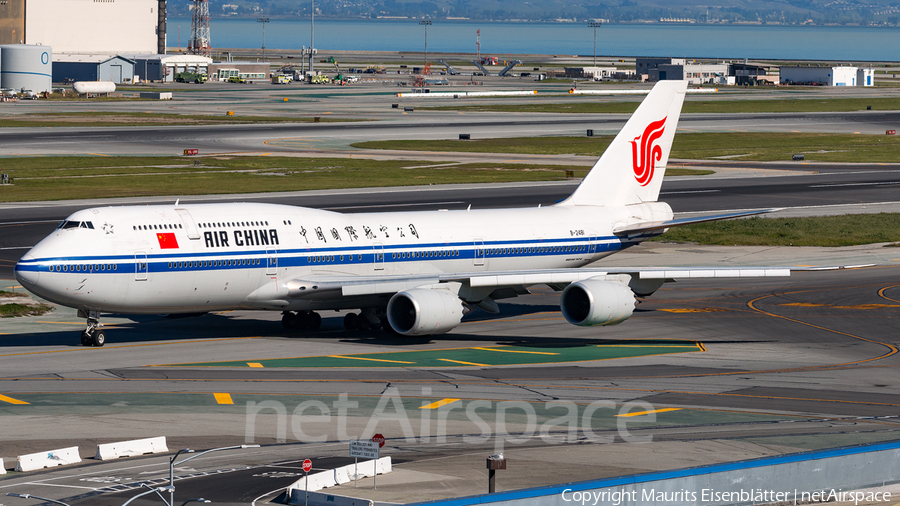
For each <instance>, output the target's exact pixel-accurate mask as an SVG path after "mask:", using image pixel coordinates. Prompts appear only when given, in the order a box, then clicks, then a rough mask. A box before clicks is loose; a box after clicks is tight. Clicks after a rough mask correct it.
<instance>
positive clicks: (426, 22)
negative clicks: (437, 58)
mask: <svg viewBox="0 0 900 506" xmlns="http://www.w3.org/2000/svg"><path fill="white" fill-rule="evenodd" d="M419 24H420V25H422V26H424V27H425V60H424V61H423V62H422V66H423V67H428V27H429V26H431V20H430V19H423V20H422V21H419ZM422 72H423V73H424V72H425V71H424V69H423V70H422Z"/></svg>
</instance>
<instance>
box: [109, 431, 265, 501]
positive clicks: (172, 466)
mask: <svg viewBox="0 0 900 506" xmlns="http://www.w3.org/2000/svg"><path fill="white" fill-rule="evenodd" d="M245 448H259V445H240V446H223V447H221V448H213V449H212V450H206V451H202V452H200V453H198V454H197V455H193V456H190V457H188V458H186V459H184V460H182V461H181V462H175V459H176V458H178V455H179V454H182V453H194V450H191V449H190V448H185V449H183V450H178V451H177V452H176V453H175V455H173V456H172V458H171V459H169V486H168V487H166V488H168V489H169V506H175V466H176V465H178V464H183V463H185V462H187V461H189V460H191V459H196V458H197V457H199V456H201V455H206V454H207V453H212V452H218V451H222V450H243V449H245ZM188 502H190V501H188ZM201 502H202V501H201ZM123 506H124V505H123Z"/></svg>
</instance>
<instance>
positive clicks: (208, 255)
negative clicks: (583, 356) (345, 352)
mask: <svg viewBox="0 0 900 506" xmlns="http://www.w3.org/2000/svg"><path fill="white" fill-rule="evenodd" d="M686 88H687V84H686V83H685V82H683V81H662V82H660V83H658V84H656V85H655V86H654V88H653V89H652V91H651V92H650V94H649V95H648V96H647V98H646V99H644V101H643V102H642V103H641V105H640V106H639V107H638V109H637V111H636V112H635V113H634V115H633V116H632V117H631V118H630V119H629V121H628V122H627V123H626V125H625V126H624V127H623V128H622V130H621V132H620V133H619V134H618V135H617V136H616V138H615V139H614V140H613V141H612V143H611V144H610V145H609V147H608V148H607V150H606V151H605V152H604V153H603V155H602V156H601V157H600V159H599V160H598V161H597V163H596V164H595V165H594V167H593V168H592V169H591V171H590V172H589V173H588V174H587V176H586V177H585V178H584V180H583V181H582V182H581V184H580V185H579V186H578V188H577V189H576V190H575V191H574V193H572V195H571V196H569V197H568V198H567V199H565V200H563V201H562V202H559V203H557V204H555V205H552V206H546V207H540V206H539V207H536V208H516V209H485V210H472V209H467V210H452V211H450V210H440V211H420V212H389V213H363V214H342V213H337V212H331V211H323V210H317V209H309V208H302V207H294V206H285V205H274V204H252V203H243V204H237V203H235V204H197V205H190V204H184V205H180V203H178V202H176V204H175V205H174V206H173V205H163V206H127V207H100V208H94V209H86V210H82V211H78V212H76V213H74V214H72V215H71V216H69V217H68V218H67V219H66V220H65V221H63V222H62V224H61V225H60V226H59V227H58V228H57V229H56V230H55V231H54V232H53V233H52V234H50V235H49V236H48V237H47V238H45V239H43V240H42V241H41V242H40V243H38V244H37V245H36V246H35V247H34V248H32V249H31V250H30V251H29V252H28V253H27V254H26V255H25V256H24V257H22V259H21V260H20V261H19V262H18V263H17V264H16V268H15V273H16V279H18V281H19V282H20V283H21V284H22V285H23V286H24V287H25V288H27V289H28V290H29V291H31V292H32V293H34V294H36V295H38V296H40V297H43V298H45V299H47V300H50V301H52V302H55V303H58V304H61V305H64V306H69V307H73V308H77V309H78V314H79V317H81V318H86V319H87V326H86V328H85V330H84V331H83V332H82V333H81V342H82V344H83V345H85V346H102V345H103V344H104V343H105V341H106V335H105V332H104V331H103V329H102V326H101V324H100V314H101V313H125V314H141V313H144V314H160V313H167V314H179V313H204V312H208V311H220V310H229V309H250V310H268V311H280V312H282V314H283V316H282V323H283V324H284V325H285V327H287V328H312V329H315V328H318V327H319V325H320V323H321V317H320V316H319V314H318V313H317V312H316V311H320V310H341V309H349V310H359V313H358V314H357V313H355V312H351V313H349V314H347V315H346V316H345V318H344V323H345V325H346V326H347V327H348V328H354V327H355V328H365V327H375V326H383V327H385V329H386V330H392V331H394V332H397V333H399V334H402V335H407V336H420V335H429V334H439V333H443V332H447V331H449V330H451V329H453V328H454V327H456V326H457V325H459V324H460V321H461V319H462V317H463V316H464V315H465V314H467V313H468V312H470V311H472V310H473V309H474V308H476V307H477V308H480V309H482V310H485V311H488V312H497V311H498V310H499V308H498V306H497V303H496V302H495V301H496V300H501V299H505V298H510V297H516V296H518V295H523V294H526V293H528V287H529V286H532V285H537V284H546V285H549V286H550V287H552V288H554V289H556V290H561V291H562V295H561V298H560V308H561V310H562V314H563V315H564V316H565V318H566V320H568V321H569V322H570V323H572V324H575V325H583V326H588V325H611V324H616V323H620V322H622V321H624V320H625V319H627V318H629V317H630V316H631V314H632V312H633V310H634V306H635V302H636V297H646V296H649V295H650V294H652V293H653V292H654V291H656V290H657V289H658V288H659V287H660V286H662V284H663V283H664V282H666V281H669V280H672V279H674V278H677V277H746V276H785V275H789V273H790V271H789V269H778V268H733V269H722V268H712V267H710V268H695V269H666V268H664V267H658V268H607V269H604V268H596V267H591V268H582V267H584V266H586V265H587V264H590V263H592V262H594V261H596V260H598V259H600V258H603V257H605V256H607V255H610V254H612V253H615V252H617V251H620V250H622V249H625V248H628V247H630V246H634V245H636V244H639V243H640V242H641V241H643V240H645V239H648V238H650V237H653V236H656V235H659V234H661V233H663V232H664V231H665V230H666V229H667V228H669V227H673V226H678V225H683V224H687V223H696V222H701V221H710V220H718V219H726V218H734V217H738V216H746V215H750V214H756V213H758V212H763V211H753V212H743V213H731V214H723V215H715V216H706V217H701V218H695V219H681V220H676V219H673V217H674V216H673V213H672V209H671V207H669V205H668V204H666V203H664V202H658V201H657V198H658V196H659V192H660V188H661V186H662V180H663V176H664V173H665V167H666V162H667V160H668V157H669V153H670V150H671V146H672V140H673V138H674V135H675V129H676V127H677V124H678V118H679V116H680V114H681V107H682V103H683V101H684V95H685V91H686Z"/></svg>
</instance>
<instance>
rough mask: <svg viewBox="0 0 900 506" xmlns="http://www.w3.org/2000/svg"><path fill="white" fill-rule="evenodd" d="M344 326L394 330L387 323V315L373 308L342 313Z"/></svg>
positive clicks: (361, 328)
mask: <svg viewBox="0 0 900 506" xmlns="http://www.w3.org/2000/svg"><path fill="white" fill-rule="evenodd" d="M344 328H345V329H347V330H385V331H387V332H393V330H394V329H392V328H391V325H390V324H389V323H388V320H387V315H386V314H384V313H379V312H377V311H375V309H373V308H367V309H364V310H362V311H360V312H359V313H347V314H346V315H344Z"/></svg>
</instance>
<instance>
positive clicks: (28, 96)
mask: <svg viewBox="0 0 900 506" xmlns="http://www.w3.org/2000/svg"><path fill="white" fill-rule="evenodd" d="M22 98H24V99H25V100H37V99H38V98H39V95H38V94H37V92H36V91H34V90H22Z"/></svg>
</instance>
